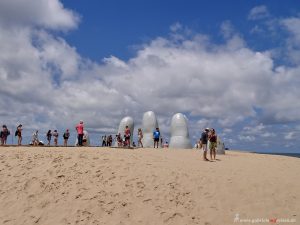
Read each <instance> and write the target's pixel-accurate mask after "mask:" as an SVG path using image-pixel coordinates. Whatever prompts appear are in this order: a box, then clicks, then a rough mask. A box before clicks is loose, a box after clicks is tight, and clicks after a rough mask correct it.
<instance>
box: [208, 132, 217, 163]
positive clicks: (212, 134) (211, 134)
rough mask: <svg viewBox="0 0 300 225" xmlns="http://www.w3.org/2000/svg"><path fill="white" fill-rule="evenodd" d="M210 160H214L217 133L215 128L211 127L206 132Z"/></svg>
mask: <svg viewBox="0 0 300 225" xmlns="http://www.w3.org/2000/svg"><path fill="white" fill-rule="evenodd" d="M208 140H209V142H210V144H209V150H210V151H209V152H210V160H213V159H214V160H216V148H217V135H216V131H215V129H213V128H212V129H211V130H210V132H209V134H208Z"/></svg>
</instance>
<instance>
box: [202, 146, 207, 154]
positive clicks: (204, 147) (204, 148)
mask: <svg viewBox="0 0 300 225" xmlns="http://www.w3.org/2000/svg"><path fill="white" fill-rule="evenodd" d="M202 150H203V151H204V152H207V144H202Z"/></svg>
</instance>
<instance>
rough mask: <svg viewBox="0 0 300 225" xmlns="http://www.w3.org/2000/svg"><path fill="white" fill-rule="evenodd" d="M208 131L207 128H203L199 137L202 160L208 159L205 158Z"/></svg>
mask: <svg viewBox="0 0 300 225" xmlns="http://www.w3.org/2000/svg"><path fill="white" fill-rule="evenodd" d="M208 132H209V128H205V130H204V131H203V132H202V134H201V138H200V141H201V145H202V150H203V160H204V161H209V160H208V158H207V141H208Z"/></svg>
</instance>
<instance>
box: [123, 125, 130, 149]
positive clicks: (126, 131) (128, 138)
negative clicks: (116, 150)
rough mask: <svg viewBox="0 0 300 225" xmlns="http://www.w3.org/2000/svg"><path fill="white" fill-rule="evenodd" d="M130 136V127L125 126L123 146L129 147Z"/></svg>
mask: <svg viewBox="0 0 300 225" xmlns="http://www.w3.org/2000/svg"><path fill="white" fill-rule="evenodd" d="M130 136H131V132H130V129H129V127H128V126H126V127H125V131H124V138H125V146H128V147H130Z"/></svg>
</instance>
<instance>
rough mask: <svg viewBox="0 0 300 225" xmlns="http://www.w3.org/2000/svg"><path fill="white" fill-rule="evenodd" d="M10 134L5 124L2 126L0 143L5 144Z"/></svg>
mask: <svg viewBox="0 0 300 225" xmlns="http://www.w3.org/2000/svg"><path fill="white" fill-rule="evenodd" d="M9 135H10V131H9V130H8V129H7V126H6V125H3V126H2V131H1V133H0V137H1V145H6V141H7V137H8V136H9Z"/></svg>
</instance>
